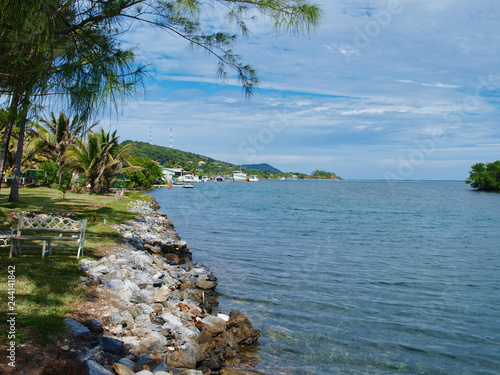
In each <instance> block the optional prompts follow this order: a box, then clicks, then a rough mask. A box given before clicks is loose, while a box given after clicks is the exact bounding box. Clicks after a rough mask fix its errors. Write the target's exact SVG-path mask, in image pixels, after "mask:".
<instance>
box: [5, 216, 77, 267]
mask: <svg viewBox="0 0 500 375" xmlns="http://www.w3.org/2000/svg"><path fill="white" fill-rule="evenodd" d="M86 226H87V219H84V220H73V219H70V218H68V217H60V216H36V217H25V216H21V217H19V224H18V227H17V228H11V232H12V235H11V237H10V240H11V241H10V257H11V258H12V252H15V253H16V254H17V251H19V252H20V253H21V247H33V245H21V241H42V243H43V245H42V258H45V254H47V253H49V254H52V249H56V248H78V252H77V254H76V257H77V258H80V255H83V243H84V240H85V228H86ZM56 234H59V235H58V236H56ZM52 241H77V242H78V246H77V247H72V246H52Z"/></svg>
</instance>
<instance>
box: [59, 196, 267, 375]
mask: <svg viewBox="0 0 500 375" xmlns="http://www.w3.org/2000/svg"><path fill="white" fill-rule="evenodd" d="M130 205H131V206H130V210H131V211H133V212H135V213H139V214H140V217H139V218H137V219H135V220H132V221H130V222H127V223H124V224H120V225H117V226H116V229H117V230H118V231H119V232H120V233H122V234H123V241H124V242H125V246H123V247H122V248H120V249H118V250H117V251H116V253H114V254H111V255H107V256H105V257H102V258H101V259H99V260H85V259H84V260H82V261H81V267H80V270H81V271H82V272H83V273H84V276H82V283H83V285H84V286H85V287H87V288H90V287H93V288H98V289H102V290H104V291H106V293H108V295H109V296H111V299H112V301H106V302H107V304H108V305H109V306H107V309H106V311H101V313H102V315H101V316H102V318H101V319H100V320H98V319H95V318H91V319H88V320H87V321H85V322H77V321H76V320H73V319H71V318H68V319H65V321H64V322H65V324H66V325H67V326H68V328H69V330H70V331H71V333H72V335H74V336H77V337H80V338H82V339H83V340H85V341H86V342H89V345H88V346H87V347H86V348H85V349H84V350H83V351H82V352H81V353H79V355H78V357H77V358H76V359H77V361H80V362H81V363H82V364H83V367H84V369H85V372H86V374H88V375H109V374H118V375H130V374H140V375H150V374H154V375H166V374H190V375H195V374H199V375H201V374H217V373H219V371H220V370H221V368H222V366H223V363H224V362H225V361H226V360H228V359H231V358H233V357H235V356H236V355H237V354H238V351H239V348H240V346H241V345H250V344H252V343H254V342H255V341H256V340H257V339H258V337H259V336H260V333H259V331H257V330H256V329H254V328H252V324H251V323H250V321H249V319H248V318H247V317H245V316H244V315H242V314H240V313H238V312H236V311H231V312H230V313H228V314H223V313H215V314H214V313H213V309H214V307H216V306H217V304H218V302H217V299H216V297H215V292H214V291H215V288H216V286H217V279H216V278H215V276H214V275H213V274H212V273H211V272H210V270H209V268H208V267H207V266H206V265H204V264H201V263H197V262H193V261H192V254H191V252H190V251H189V249H188V248H187V244H186V242H184V241H181V239H180V238H179V236H178V234H177V233H176V232H175V229H174V227H173V224H172V223H171V222H170V221H169V220H167V216H166V215H165V214H162V213H159V212H158V209H159V206H158V204H157V203H156V202H155V201H154V200H153V202H152V203H147V202H144V201H136V202H132V203H131V204H130ZM108 302H109V303H108Z"/></svg>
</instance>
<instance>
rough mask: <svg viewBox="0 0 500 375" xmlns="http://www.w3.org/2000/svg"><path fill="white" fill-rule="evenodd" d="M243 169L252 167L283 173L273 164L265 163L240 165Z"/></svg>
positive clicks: (263, 170) (258, 169)
mask: <svg viewBox="0 0 500 375" xmlns="http://www.w3.org/2000/svg"><path fill="white" fill-rule="evenodd" d="M241 168H243V169H253V170H256V171H262V172H275V173H283V172H281V171H280V170H279V169H276V168H274V167H273V166H270V165H269V164H267V163H262V164H244V165H242V166H241Z"/></svg>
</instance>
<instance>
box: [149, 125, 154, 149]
mask: <svg viewBox="0 0 500 375" xmlns="http://www.w3.org/2000/svg"><path fill="white" fill-rule="evenodd" d="M149 144H150V145H152V144H153V137H152V135H151V125H149Z"/></svg>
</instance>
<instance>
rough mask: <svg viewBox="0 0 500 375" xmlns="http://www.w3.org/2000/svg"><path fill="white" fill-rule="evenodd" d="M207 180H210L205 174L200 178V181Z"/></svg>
mask: <svg viewBox="0 0 500 375" xmlns="http://www.w3.org/2000/svg"><path fill="white" fill-rule="evenodd" d="M208 181H210V179H209V178H208V177H207V176H203V177H202V178H201V182H208Z"/></svg>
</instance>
